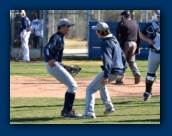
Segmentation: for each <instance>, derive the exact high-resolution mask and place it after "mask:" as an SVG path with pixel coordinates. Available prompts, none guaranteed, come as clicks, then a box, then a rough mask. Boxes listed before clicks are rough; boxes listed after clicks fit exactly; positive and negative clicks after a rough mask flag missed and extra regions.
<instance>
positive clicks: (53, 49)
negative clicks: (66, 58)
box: [44, 32, 64, 62]
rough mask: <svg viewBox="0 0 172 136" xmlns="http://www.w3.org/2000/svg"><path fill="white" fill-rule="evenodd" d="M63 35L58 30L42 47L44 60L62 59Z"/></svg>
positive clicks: (59, 60)
mask: <svg viewBox="0 0 172 136" xmlns="http://www.w3.org/2000/svg"><path fill="white" fill-rule="evenodd" d="M63 38H64V36H63V34H61V33H60V32H57V33H55V34H53V35H52V36H51V38H50V40H49V42H48V44H47V45H46V46H45V47H44V57H45V62H48V61H49V60H51V59H54V60H56V61H58V62H61V61H62V56H63V50H64V39H63Z"/></svg>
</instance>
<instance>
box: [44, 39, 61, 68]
mask: <svg viewBox="0 0 172 136" xmlns="http://www.w3.org/2000/svg"><path fill="white" fill-rule="evenodd" d="M57 40H58V39H57V37H56V36H52V37H51V38H50V40H49V42H48V44H47V45H46V46H45V48H44V56H45V58H46V61H47V62H48V64H49V66H50V67H54V66H55V63H54V62H55V60H54V58H52V56H51V55H50V52H51V50H52V49H53V48H54V46H55V45H56V43H57Z"/></svg>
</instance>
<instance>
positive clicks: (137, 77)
mask: <svg viewBox="0 0 172 136" xmlns="http://www.w3.org/2000/svg"><path fill="white" fill-rule="evenodd" d="M134 81H135V84H139V83H140V75H138V76H135V78H134Z"/></svg>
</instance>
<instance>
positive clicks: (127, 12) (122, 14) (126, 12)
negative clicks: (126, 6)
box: [121, 10, 130, 17]
mask: <svg viewBox="0 0 172 136" xmlns="http://www.w3.org/2000/svg"><path fill="white" fill-rule="evenodd" d="M121 16H125V17H129V16H130V12H129V11H128V10H124V11H123V12H121Z"/></svg>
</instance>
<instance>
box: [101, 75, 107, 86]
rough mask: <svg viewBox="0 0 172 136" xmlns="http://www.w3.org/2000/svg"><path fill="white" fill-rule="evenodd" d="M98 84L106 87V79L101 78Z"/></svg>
mask: <svg viewBox="0 0 172 136" xmlns="http://www.w3.org/2000/svg"><path fill="white" fill-rule="evenodd" d="M100 84H101V85H103V86H104V85H107V84H108V78H104V77H103V78H101V79H100Z"/></svg>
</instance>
